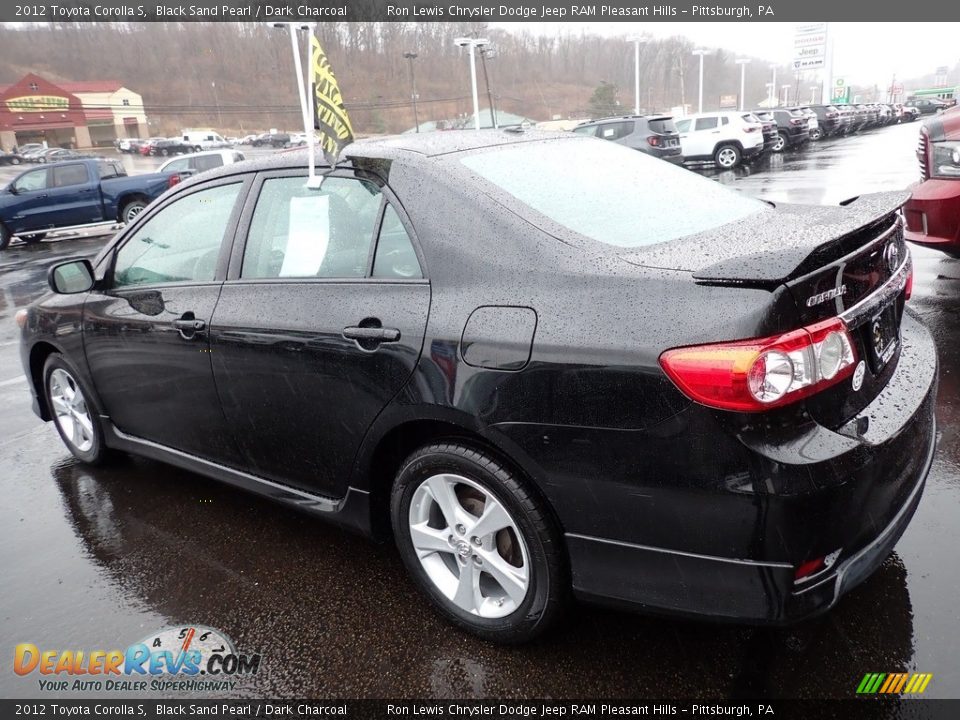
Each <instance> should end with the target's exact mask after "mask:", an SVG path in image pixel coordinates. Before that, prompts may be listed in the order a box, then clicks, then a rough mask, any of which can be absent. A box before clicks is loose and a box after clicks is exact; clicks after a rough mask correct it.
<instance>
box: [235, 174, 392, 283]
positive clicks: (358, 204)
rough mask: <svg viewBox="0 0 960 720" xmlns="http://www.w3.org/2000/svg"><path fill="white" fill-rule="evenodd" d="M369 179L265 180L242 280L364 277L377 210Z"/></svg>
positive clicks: (377, 199)
mask: <svg viewBox="0 0 960 720" xmlns="http://www.w3.org/2000/svg"><path fill="white" fill-rule="evenodd" d="M380 201H381V194H380V190H379V188H377V186H376V185H374V184H373V183H370V182H367V181H365V180H355V179H353V178H341V177H328V178H326V179H325V180H324V181H323V186H322V187H321V188H320V189H319V190H311V189H308V188H307V187H306V178H305V177H289V178H272V179H269V180H265V181H264V183H263V187H262V189H261V190H260V197H259V198H258V199H257V207H256V210H254V213H253V221H252V222H251V223H250V232H249V235H248V236H247V245H246V249H245V250H244V254H243V269H242V271H241V277H243V278H356V277H365V276H366V274H367V265H368V261H369V257H370V247H371V244H372V243H373V237H374V230H375V228H374V226H375V225H376V221H377V216H378V215H379V212H380Z"/></svg>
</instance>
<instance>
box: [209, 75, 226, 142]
mask: <svg viewBox="0 0 960 720" xmlns="http://www.w3.org/2000/svg"><path fill="white" fill-rule="evenodd" d="M210 87H212V88H213V102H214V104H215V105H216V106H217V124H218V125H219V126H220V130H223V115H222V114H221V112H220V98H219V97H218V96H217V83H216V81H215V80H211V81H210Z"/></svg>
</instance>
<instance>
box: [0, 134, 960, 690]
mask: <svg viewBox="0 0 960 720" xmlns="http://www.w3.org/2000/svg"><path fill="white" fill-rule="evenodd" d="M918 131H919V124H918V123H914V124H910V125H903V126H891V127H888V128H883V129H879V130H875V131H872V132H867V133H864V134H862V135H858V136H855V137H850V138H841V139H828V140H823V141H820V142H819V143H814V144H811V146H810V147H809V148H808V149H807V150H805V151H804V152H802V153H796V154H793V153H786V154H784V155H782V156H774V157H769V158H763V159H762V160H761V161H759V162H758V163H756V164H754V165H752V166H748V167H744V168H741V169H738V170H736V171H728V172H724V173H716V172H715V171H712V170H711V171H705V172H708V174H710V175H711V176H712V177H715V178H716V179H717V180H718V181H719V182H722V183H726V184H730V185H732V186H733V187H734V188H736V189H738V190H740V191H742V192H746V193H750V194H753V195H756V196H758V197H761V198H763V199H767V200H771V201H773V202H802V203H823V204H834V203H837V202H839V201H841V200H844V199H847V198H850V197H852V196H855V195H859V194H863V193H867V192H875V191H881V190H894V189H902V188H905V187H906V186H907V185H909V184H910V183H912V182H913V181H915V180H916V179H917V163H916V158H915V155H914V149H915V147H916V137H917V132H918ZM243 151H244V152H245V153H248V148H243ZM254 152H257V151H254ZM248 154H252V153H248ZM124 162H125V164H127V166H128V172H131V173H133V172H146V171H148V170H150V169H151V168H153V167H156V166H157V165H159V164H160V160H159V159H152V158H132V157H129V156H124ZM20 169H22V168H20ZM16 172H17V169H11V168H3V169H2V171H0V184H2V183H4V182H6V180H8V179H9V177H11V176H12V175H14V174H16ZM107 237H108V236H104V235H99V236H97V235H93V234H87V235H85V236H81V237H73V236H54V237H52V238H51V239H49V240H47V241H44V242H42V243H39V244H36V245H30V246H26V245H22V244H16V245H12V246H11V247H10V249H9V250H7V251H6V252H3V253H0V407H3V408H4V412H3V413H2V414H0V466H2V467H3V472H2V473H0V493H2V496H3V497H4V498H5V500H4V502H3V503H0V526H2V527H3V528H4V533H5V537H4V540H5V542H3V543H2V544H0V566H2V567H3V568H4V571H5V572H4V580H5V582H4V591H3V594H2V595H0V597H2V601H0V617H2V619H3V622H4V624H5V625H6V626H7V627H10V628H13V627H14V626H15V627H16V632H17V633H18V635H17V637H16V638H12V639H13V640H14V642H32V643H35V644H37V645H39V646H42V647H49V648H60V649H67V648H94V647H96V648H103V649H110V648H114V647H125V646H126V644H127V643H129V642H133V641H135V640H137V639H139V638H142V637H143V636H145V635H146V634H147V633H150V632H153V631H155V630H158V629H160V628H163V627H166V626H170V625H177V624H181V623H192V624H202V625H207V626H210V627H214V628H219V629H221V630H223V631H224V632H226V633H227V634H228V635H230V637H231V638H232V639H233V640H234V642H235V643H236V645H237V646H238V648H242V649H244V650H246V651H248V652H259V653H261V654H262V656H263V662H262V665H261V669H260V672H259V673H258V674H256V675H254V676H248V677H246V678H245V679H243V680H239V681H238V684H237V686H236V688H235V689H234V690H233V691H232V693H230V694H232V695H236V696H242V697H254V696H260V697H263V696H270V697H379V698H384V697H461V698H471V697H498V698H520V697H531V698H561V697H588V696H589V697H598V698H624V697H644V696H646V697H659V698H666V697H696V698H708V697H811V698H812V697H823V696H828V697H852V696H853V695H854V692H855V690H856V687H857V684H858V683H859V682H860V679H861V678H862V677H863V675H864V673H867V672H894V671H910V670H913V671H917V672H926V673H932V674H933V676H934V679H933V681H932V683H931V684H930V686H929V688H928V689H927V691H926V693H925V695H926V696H932V697H960V670H958V668H957V665H956V655H957V647H958V645H960V636H958V632H960V622H958V620H960V609H958V607H957V604H956V602H955V598H956V596H957V595H958V593H960V564H958V563H957V562H956V558H955V555H954V547H956V546H957V545H958V543H960V523H958V522H957V520H958V518H960V437H958V432H957V427H958V426H960V412H958V409H957V408H958V396H960V383H958V376H957V370H956V368H957V367H958V354H960V352H958V350H960V312H958V308H960V302H958V300H960V261H957V260H951V259H949V258H946V257H945V256H942V255H940V254H938V253H935V252H933V251H927V250H924V249H917V248H914V249H913V255H914V260H915V265H916V275H915V283H914V290H913V298H912V299H911V301H910V306H911V307H912V308H913V309H914V310H915V311H916V312H918V313H919V314H920V315H921V316H922V317H923V318H924V319H925V321H926V322H927V323H928V325H929V326H930V327H931V329H932V331H933V334H934V336H935V338H936V340H937V343H938V347H939V352H940V363H941V384H940V390H939V397H938V419H939V423H940V428H941V437H940V443H939V449H938V453H937V456H936V459H935V463H934V466H933V469H932V471H931V474H930V477H929V480H928V484H927V490H926V494H925V497H924V499H923V501H922V503H921V506H920V509H919V510H918V512H917V515H916V517H915V519H914V521H913V523H912V524H911V526H910V527H909V528H908V530H907V532H906V534H905V535H904V537H903V538H902V539H901V541H900V542H899V544H898V545H897V547H896V550H895V553H894V554H893V555H892V556H891V557H890V558H889V559H888V560H887V562H886V563H885V564H884V566H883V567H882V568H881V569H880V570H879V571H878V572H877V573H876V574H875V575H873V576H872V577H871V578H870V579H869V580H868V581H866V582H865V583H864V584H863V585H862V586H860V587H859V588H857V589H856V590H855V591H854V592H852V593H851V594H850V595H849V596H847V597H845V598H844V599H843V600H842V601H841V602H840V603H839V605H838V606H837V607H836V608H835V609H834V610H833V611H832V612H830V613H829V614H828V615H826V616H824V617H821V618H818V619H815V620H812V621H808V622H805V623H803V624H801V625H798V626H794V627H791V628H787V629H763V628H750V627H741V626H731V625H724V626H715V625H709V624H704V623H699V622H690V621H682V620H675V619H665V618H660V617H647V616H641V615H634V614H626V613H622V612H618V611H613V610H607V609H601V608H595V607H588V606H582V605H576V606H573V607H572V608H571V609H570V612H569V615H568V618H567V621H566V622H565V623H562V624H561V625H560V627H559V628H558V629H557V630H556V631H555V632H554V633H552V634H551V635H550V636H548V637H547V638H545V639H544V640H541V641H540V642H538V643H536V644H534V645H531V646H524V647H516V648H506V647H498V646H494V645H489V644H486V643H483V642H481V641H478V640H476V639H474V638H473V637H472V636H468V635H466V634H463V633H461V632H458V631H457V630H454V629H453V628H451V627H450V626H449V625H447V624H446V623H445V622H444V621H442V620H441V619H439V618H438V617H437V616H435V615H434V614H433V613H432V612H431V611H430V610H429V609H428V607H427V606H426V604H425V603H424V602H423V601H422V600H421V598H420V597H419V596H418V594H417V593H416V591H415V589H414V587H413V585H412V584H411V583H410V582H409V581H408V580H407V578H406V575H405V573H404V571H403V568H402V566H401V563H400V560H399V558H398V556H397V553H396V552H395V551H394V549H393V548H392V547H391V546H387V545H381V546H378V545H373V544H371V543H369V542H367V541H365V540H363V539H360V538H356V537H353V536H350V535H347V534H345V533H343V532H342V531H340V530H337V529H335V528H332V527H327V526H325V525H323V524H322V523H320V522H318V521H316V520H315V519H312V518H310V517H307V516H303V515H300V514H298V513H296V512H294V511H291V510H289V509H286V508H282V507H278V506H275V505H272V504H271V503H269V502H268V501H266V500H263V499H261V498H258V497H254V496H251V495H247V494H244V493H242V492H240V491H238V490H235V489H232V488H228V487H225V486H222V485H219V484H217V483H216V482H214V481H212V480H208V479H206V478H203V477H200V476H197V475H193V474H191V473H188V472H184V471H181V470H178V469H175V468H172V467H170V466H166V465H163V464H160V463H156V462H152V461H147V460H141V459H132V458H131V459H126V460H123V461H121V462H120V463H118V464H115V465H110V466H107V467H103V468H91V467H86V466H84V465H82V464H79V463H77V462H76V461H75V460H74V459H73V458H72V457H71V456H70V455H69V453H68V452H67V451H66V449H65V448H64V447H63V445H62V443H61V442H60V439H59V437H58V436H57V434H56V431H55V430H54V428H53V426H52V425H49V424H44V423H42V422H40V421H39V420H38V419H37V418H36V417H35V416H34V415H33V413H32V412H31V410H30V402H29V392H28V389H27V385H26V381H25V378H24V377H23V374H22V370H21V368H20V363H19V358H18V354H17V336H18V332H19V331H18V330H17V328H16V326H15V325H14V323H13V315H14V312H15V311H16V310H17V309H18V308H20V307H23V306H25V305H26V304H28V303H29V302H31V301H32V300H34V299H35V298H37V297H38V296H40V295H41V294H42V293H43V292H44V291H45V289H46V280H45V268H46V266H47V264H49V262H50V261H51V260H53V259H57V258H61V257H67V256H70V255H78V254H80V255H92V254H94V253H96V252H97V251H98V250H99V248H100V247H102V246H103V244H104V242H105V241H106V239H107ZM36 682H37V681H36V679H35V678H33V677H31V678H17V677H15V676H13V675H12V674H11V673H7V674H2V675H0V689H2V692H3V693H4V695H6V696H7V697H24V696H33V695H36V694H37V686H36ZM44 695H45V696H46V697H53V696H55V695H56V693H45V694H44ZM64 695H69V696H71V697H74V696H75V695H76V693H69V692H67V693H64Z"/></svg>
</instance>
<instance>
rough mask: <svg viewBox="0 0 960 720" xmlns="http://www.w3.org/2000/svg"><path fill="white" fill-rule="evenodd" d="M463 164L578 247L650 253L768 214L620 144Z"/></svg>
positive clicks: (501, 154) (495, 153) (534, 146)
mask: <svg viewBox="0 0 960 720" xmlns="http://www.w3.org/2000/svg"><path fill="white" fill-rule="evenodd" d="M714 119H716V118H714ZM558 143H563V145H562V146H561V147H559V148H558V147H557V144H558ZM458 161H459V162H460V163H462V164H463V165H465V166H466V167H467V168H468V170H470V171H472V172H473V173H475V174H476V176H478V177H477V179H476V182H478V183H480V184H481V185H482V186H485V187H490V186H492V188H491V189H490V190H489V191H488V193H489V194H490V195H491V196H492V197H493V198H495V199H497V200H498V202H501V203H502V204H504V205H507V206H509V207H510V209H511V210H513V211H514V212H517V213H518V214H520V215H521V216H523V217H525V218H527V219H528V220H529V221H530V222H531V223H532V224H533V225H535V226H537V227H540V228H543V229H544V230H545V231H546V232H548V233H550V234H553V235H555V236H557V237H561V238H564V237H567V238H570V239H571V240H573V241H576V240H577V239H578V238H577V236H580V237H586V238H590V239H593V240H596V241H598V242H602V243H606V244H608V245H614V246H617V247H623V248H634V247H642V246H645V245H653V244H656V243H661V242H667V241H669V240H673V239H675V238H679V237H684V236H686V235H693V234H695V233H698V232H702V231H705V230H709V229H712V228H715V227H719V226H720V225H724V224H726V223H729V222H733V221H735V220H739V219H740V218H743V217H746V216H747V215H752V214H755V213H758V212H764V211H765V210H767V206H766V205H765V204H763V203H761V202H760V201H759V200H754V199H752V198H748V197H746V196H744V195H740V194H739V193H736V192H734V191H732V190H728V189H727V188H725V187H723V186H722V185H720V184H719V183H715V182H713V181H712V180H708V179H706V178H703V177H701V176H699V175H696V174H695V173H692V172H690V171H689V170H684V169H683V168H678V167H675V166H673V165H671V164H670V163H665V162H663V161H662V160H657V159H656V158H652V157H650V156H648V155H645V154H644V153H638V152H634V151H632V150H630V149H628V148H626V147H624V146H623V145H620V144H618V143H594V142H589V141H585V140H579V139H576V138H570V139H567V140H554V141H542V142H527V143H521V144H518V145H511V146H504V147H498V148H496V149H494V150H488V151H484V152H478V153H475V154H471V155H467V156H465V157H462V158H458ZM451 162H454V160H451ZM518 203H519V205H518ZM571 233H574V234H575V235H571Z"/></svg>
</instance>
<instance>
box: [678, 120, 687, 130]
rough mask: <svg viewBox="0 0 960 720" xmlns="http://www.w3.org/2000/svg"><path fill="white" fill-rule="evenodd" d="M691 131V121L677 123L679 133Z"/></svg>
mask: <svg viewBox="0 0 960 720" xmlns="http://www.w3.org/2000/svg"><path fill="white" fill-rule="evenodd" d="M689 129H690V121H689V120H678V121H677V132H686V131H687V130H689Z"/></svg>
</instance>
